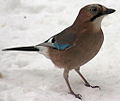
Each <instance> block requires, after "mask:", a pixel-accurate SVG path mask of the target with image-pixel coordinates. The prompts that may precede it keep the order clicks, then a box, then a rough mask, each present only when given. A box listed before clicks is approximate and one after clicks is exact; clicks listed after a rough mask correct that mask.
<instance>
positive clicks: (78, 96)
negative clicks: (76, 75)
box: [70, 92, 82, 100]
mask: <svg viewBox="0 0 120 101" xmlns="http://www.w3.org/2000/svg"><path fill="white" fill-rule="evenodd" d="M70 94H72V95H74V96H75V97H76V98H78V99H80V100H82V95H80V94H75V93H74V92H70Z"/></svg>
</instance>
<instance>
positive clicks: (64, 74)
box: [63, 69, 82, 99]
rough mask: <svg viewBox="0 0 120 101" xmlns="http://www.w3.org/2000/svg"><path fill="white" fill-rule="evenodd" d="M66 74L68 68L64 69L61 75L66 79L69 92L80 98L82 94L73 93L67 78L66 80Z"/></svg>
mask: <svg viewBox="0 0 120 101" xmlns="http://www.w3.org/2000/svg"><path fill="white" fill-rule="evenodd" d="M68 74H69V70H67V69H64V73H63V76H64V79H65V81H66V84H67V87H68V89H69V91H70V94H72V95H74V96H75V97H76V98H78V99H82V96H81V95H80V94H75V93H74V91H73V90H72V88H71V86H70V83H69V80H68Z"/></svg>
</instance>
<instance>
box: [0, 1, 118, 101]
mask: <svg viewBox="0 0 120 101" xmlns="http://www.w3.org/2000/svg"><path fill="white" fill-rule="evenodd" d="M92 3H100V4H103V5H105V6H107V7H111V8H114V9H116V13H114V14H111V15H109V16H107V17H106V18H105V19H104V20H103V23H102V29H103V32H104V34H105V41H104V44H103V47H102V49H101V51H100V52H99V54H98V55H97V56H96V57H95V58H94V59H93V60H92V61H90V62H89V63H87V64H86V65H84V66H83V67H82V70H81V71H82V73H83V74H84V76H85V77H86V78H87V79H88V80H89V82H91V84H93V85H99V86H100V87H101V90H98V89H92V88H87V87H85V86H84V85H83V82H82V80H81V79H80V78H79V76H78V75H77V74H76V73H75V72H74V71H72V72H71V73H70V81H71V85H72V88H73V89H74V91H75V92H77V93H80V94H81V95H82V96H83V101H118V100H119V99H120V68H119V67H120V57H119V54H120V47H119V45H120V34H119V27H120V23H119V21H120V13H119V11H120V7H119V3H120V1H117V3H116V2H115V1H113V0H81V1H80V0H0V4H1V6H0V50H1V49H3V48H6V47H13V46H21V45H22V46H26V45H36V44H39V43H41V42H43V41H45V40H46V39H48V38H49V37H50V36H52V35H55V34H57V33H59V32H60V31H61V30H63V29H64V28H66V27H68V26H69V25H71V24H72V23H73V21H74V19H75V18H76V16H77V14H78V12H79V10H80V8H81V7H83V6H85V5H87V4H92ZM0 72H1V73H2V77H1V79H0V101H48V100H49V101H56V100H57V101H79V99H76V98H75V97H74V96H72V95H70V94H68V89H67V86H66V84H65V81H64V79H63V77H62V72H63V70H60V69H57V68H56V67H55V66H54V65H53V64H52V63H51V61H50V60H49V59H47V58H45V57H44V56H42V55H40V54H38V53H27V52H2V51H0Z"/></svg>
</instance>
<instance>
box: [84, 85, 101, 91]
mask: <svg viewBox="0 0 120 101" xmlns="http://www.w3.org/2000/svg"><path fill="white" fill-rule="evenodd" d="M85 86H86V87H91V88H98V89H99V90H101V88H100V86H92V85H90V84H85Z"/></svg>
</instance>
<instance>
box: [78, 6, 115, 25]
mask: <svg viewBox="0 0 120 101" xmlns="http://www.w3.org/2000/svg"><path fill="white" fill-rule="evenodd" d="M113 12H115V10H114V9H111V8H107V7H105V6H103V5H100V4H90V5H87V6H85V7H83V8H82V9H81V10H80V12H79V15H78V17H77V19H76V22H85V23H86V22H88V23H89V22H90V23H93V24H95V25H96V26H101V22H102V19H103V18H104V16H106V15H108V14H111V13H113ZM78 20H79V21H78Z"/></svg>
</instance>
